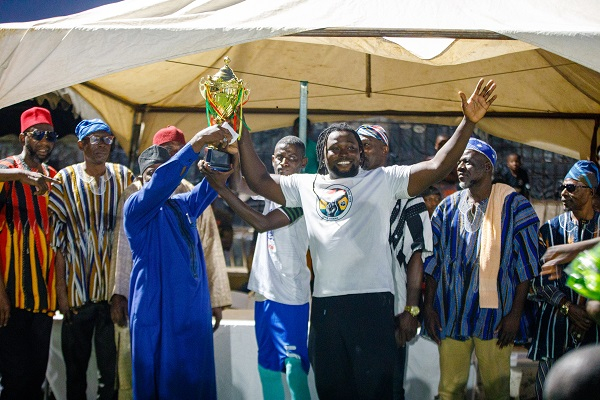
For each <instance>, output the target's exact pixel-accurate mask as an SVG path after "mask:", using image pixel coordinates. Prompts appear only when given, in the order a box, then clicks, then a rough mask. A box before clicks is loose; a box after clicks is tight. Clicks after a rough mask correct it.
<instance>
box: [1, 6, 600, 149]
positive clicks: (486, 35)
mask: <svg viewBox="0 0 600 400" xmlns="http://www.w3.org/2000/svg"><path fill="white" fill-rule="evenodd" d="M432 37H435V38H438V39H436V40H432V39H431V38H432ZM440 38H441V39H440ZM444 39H445V40H444ZM432 42H433V43H432ZM426 53H428V54H426ZM598 54H600V3H598V2H596V1H593V0H590V1H584V0H573V1H569V2H564V1H559V0H548V1H538V0H529V1H516V0H507V1H503V2H497V1H492V0H482V1H479V2H463V1H460V0H447V1H437V0H362V1H357V0H279V1H261V0H245V1H239V0H238V1H235V0H204V1H201V0H197V1H192V0H162V1H161V0H125V1H121V2H119V3H114V4H109V5H105V6H102V7H99V8H96V9H92V10H89V11H85V12H82V13H79V14H74V15H71V16H67V17H57V18H51V19H47V20H42V21H36V22H30V23H18V24H0V107H5V106H8V105H11V104H14V103H17V102H19V101H22V100H26V99H29V98H32V97H35V96H39V95H42V94H44V93H48V92H51V91H54V90H58V89H62V88H66V87H71V88H72V89H73V90H75V91H76V92H78V93H79V94H80V95H81V96H82V97H84V98H85V99H86V100H88V101H89V102H90V103H91V104H92V105H93V106H94V107H95V108H96V109H97V110H98V112H99V114H100V115H102V117H103V118H104V119H105V120H106V121H107V122H108V123H109V125H110V126H111V127H112V128H113V130H114V131H115V133H116V134H117V135H118V136H119V139H120V140H121V143H122V144H124V145H125V147H128V146H129V144H130V143H131V142H130V141H131V137H132V132H135V131H136V129H134V127H135V126H139V124H140V123H141V122H143V125H144V126H145V129H144V135H143V136H142V138H141V139H140V143H139V144H140V146H141V147H142V148H143V147H146V146H147V145H148V144H149V142H150V138H151V136H152V133H153V132H155V131H156V130H158V129H160V128H161V127H164V126H166V125H168V124H173V125H177V126H179V127H180V128H182V129H183V130H184V131H185V132H186V133H187V134H188V135H189V136H191V135H192V134H193V133H194V132H196V131H197V130H198V129H200V128H201V127H202V126H205V125H206V118H205V116H204V113H203V108H204V102H203V99H202V98H201V96H200V94H199V92H198V81H199V79H200V78H201V77H202V76H206V75H208V74H213V73H214V72H216V70H217V69H218V68H220V67H221V66H222V65H223V61H222V60H223V57H224V56H225V55H228V56H229V57H230V58H231V59H232V63H231V67H232V68H233V69H234V71H235V72H236V74H237V75H238V77H240V78H243V79H244V81H245V82H247V84H248V86H249V87H250V89H251V95H250V101H249V102H248V103H247V104H246V106H245V107H246V115H247V121H248V124H249V125H250V127H251V128H253V129H254V130H262V129H267V128H276V127H282V126H290V125H291V122H292V121H293V119H294V118H295V116H296V115H297V113H298V105H299V100H298V98H299V82H301V81H306V82H308V88H309V98H308V114H309V117H310V118H311V120H313V121H331V120H340V119H343V120H351V119H360V118H364V117H367V116H373V115H381V116H387V117H392V118H398V119H402V120H409V121H423V122H438V123H444V124H458V121H459V118H460V103H459V101H458V96H457V94H456V93H457V91H458V90H463V91H471V90H472V89H473V87H474V86H475V84H476V82H477V79H478V78H479V77H486V78H493V79H494V80H496V82H497V84H498V89H497V94H498V97H499V98H498V100H497V101H496V103H494V105H493V107H492V110H490V113H489V114H488V117H486V118H485V119H484V121H482V122H481V123H480V128H481V129H483V130H484V131H486V132H488V133H491V134H493V135H496V136H499V137H503V138H506V139H509V140H514V141H517V142H521V143H525V144H528V145H532V146H536V147H539V148H543V149H546V150H551V151H555V152H558V153H562V154H565V155H568V156H571V157H575V158H585V157H587V156H588V155H589V154H590V146H591V144H592V143H595V141H594V142H592V137H593V134H594V124H595V121H596V119H597V118H599V116H600V104H599V100H600V58H599V57H598V56H597V55H598ZM133 140H134V141H136V139H135V138H134V139H133Z"/></svg>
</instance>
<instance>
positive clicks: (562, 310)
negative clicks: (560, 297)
mask: <svg viewBox="0 0 600 400" xmlns="http://www.w3.org/2000/svg"><path fill="white" fill-rule="evenodd" d="M570 305H571V302H570V301H565V303H564V304H563V305H562V306H560V313H561V314H562V315H564V316H565V317H566V316H567V315H569V306H570Z"/></svg>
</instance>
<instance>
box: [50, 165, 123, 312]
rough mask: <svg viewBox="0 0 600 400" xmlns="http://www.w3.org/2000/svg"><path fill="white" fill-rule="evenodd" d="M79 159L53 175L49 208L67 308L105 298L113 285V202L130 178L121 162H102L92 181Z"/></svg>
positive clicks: (116, 200) (115, 203)
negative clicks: (102, 168) (62, 265)
mask: <svg viewBox="0 0 600 400" xmlns="http://www.w3.org/2000/svg"><path fill="white" fill-rule="evenodd" d="M84 166H85V164H84V163H79V164H74V165H71V166H68V167H66V168H63V169H61V170H60V171H59V172H58V174H57V175H56V179H57V180H58V181H59V183H56V184H54V185H53V188H52V192H51V194H50V204H49V208H50V211H51V222H52V224H53V227H54V231H55V234H54V238H53V242H52V246H53V247H54V248H55V249H60V250H61V251H62V253H63V254H64V256H65V264H66V280H67V293H68V297H69V306H71V307H79V306H82V305H84V304H85V303H87V302H90V301H91V302H97V301H103V300H108V299H109V297H110V295H111V291H112V289H111V288H109V287H108V282H109V277H110V254H111V243H112V233H113V230H114V229H115V223H116V214H117V205H118V202H119V198H120V197H121V193H123V190H125V188H126V187H127V186H129V184H130V183H131V182H132V181H133V178H134V176H133V173H132V172H131V171H130V170H129V169H128V168H126V167H124V166H122V165H120V164H113V163H106V173H105V174H104V175H103V176H102V177H101V178H100V179H99V182H96V179H94V178H93V177H91V176H89V175H88V174H87V173H86V172H85V169H84Z"/></svg>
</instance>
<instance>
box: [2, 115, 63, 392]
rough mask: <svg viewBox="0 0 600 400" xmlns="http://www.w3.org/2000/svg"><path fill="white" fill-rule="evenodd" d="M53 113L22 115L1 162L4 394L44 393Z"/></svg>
mask: <svg viewBox="0 0 600 400" xmlns="http://www.w3.org/2000/svg"><path fill="white" fill-rule="evenodd" d="M56 138H57V134H56V132H54V127H53V124H52V118H51V116H50V112H49V111H48V110H46V109H45V108H41V107H33V108H30V109H28V110H26V111H25V112H23V114H21V134H20V135H19V141H20V143H21V145H22V146H23V151H22V152H21V154H18V155H14V156H10V157H7V158H5V159H3V160H0V248H1V249H2V251H0V375H1V376H2V381H1V384H2V393H1V395H0V397H1V398H2V399H36V398H37V399H39V398H41V395H42V390H41V388H42V383H43V382H44V377H45V374H46V367H47V364H48V353H49V347H50V332H51V331H52V313H53V312H54V310H55V309H56V296H55V291H54V279H55V276H54V252H53V251H52V248H51V247H50V240H51V237H52V235H51V230H50V227H49V221H48V191H49V190H50V184H51V183H52V182H54V180H53V179H52V177H53V176H54V175H56V171H55V170H54V169H53V168H52V167H50V166H48V165H46V164H45V162H46V160H48V157H49V156H50V152H52V149H53V148H54V143H55V142H56Z"/></svg>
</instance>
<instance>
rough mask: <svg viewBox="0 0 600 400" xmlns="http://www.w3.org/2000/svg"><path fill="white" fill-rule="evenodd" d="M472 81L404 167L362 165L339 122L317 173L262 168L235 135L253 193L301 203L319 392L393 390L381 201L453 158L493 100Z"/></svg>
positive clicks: (435, 174) (388, 205) (386, 394)
mask: <svg viewBox="0 0 600 400" xmlns="http://www.w3.org/2000/svg"><path fill="white" fill-rule="evenodd" d="M495 88H496V84H495V83H494V82H493V81H489V82H488V83H487V84H486V85H484V84H483V80H480V81H479V83H478V84H477V87H476V89H475V91H474V92H473V94H472V95H471V97H470V98H469V99H467V97H466V96H465V94H464V93H462V92H460V93H459V94H460V97H461V102H462V109H463V113H464V115H465V116H464V118H463V120H462V122H461V124H460V125H459V127H458V128H457V130H456V132H455V134H454V135H453V136H452V137H451V138H450V140H449V141H448V143H447V144H446V145H445V146H444V147H443V148H442V149H441V150H440V151H439V152H438V153H437V154H436V155H435V156H434V157H433V158H432V159H431V160H427V161H423V162H421V163H418V164H415V165H412V166H398V165H394V166H391V167H382V168H376V169H373V170H370V171H365V170H364V169H362V168H361V165H362V162H363V158H364V154H363V149H362V144H361V141H360V138H359V136H358V134H357V133H356V132H355V131H354V130H353V129H352V128H351V127H349V126H348V125H345V124H340V125H333V126H330V127H329V128H327V129H325V130H324V131H323V132H322V133H321V134H320V135H319V140H318V142H317V156H318V159H319V171H320V172H321V173H320V174H294V175H291V176H278V175H276V176H273V177H272V176H271V175H269V173H268V172H267V170H266V168H265V167H264V164H262V162H260V159H259V158H258V155H257V154H256V152H255V150H254V147H253V145H252V138H251V137H250V135H249V134H245V135H242V137H241V140H240V156H241V164H242V172H243V174H244V176H245V178H246V181H247V182H248V185H249V186H250V188H251V189H252V190H253V191H255V192H256V193H259V194H261V195H262V196H264V197H266V198H268V199H270V200H272V201H274V202H276V203H278V204H283V205H285V206H286V207H302V208H303V210H304V217H305V219H306V226H307V230H308V237H309V246H310V249H311V255H312V258H313V269H314V273H315V282H314V293H313V301H312V311H311V326H310V334H309V356H310V360H311V364H312V367H313V371H314V374H315V383H316V387H317V392H318V395H319V397H320V398H324V399H333V398H361V399H371V398H372V399H383V398H391V397H392V375H393V370H394V357H395V356H394V355H395V340H394V304H393V303H394V298H393V294H392V293H393V291H394V288H393V278H392V255H391V252H390V249H389V243H388V233H389V229H390V222H389V221H390V210H392V209H393V207H394V205H395V203H396V200H398V199H401V198H408V197H412V196H416V195H418V194H419V193H421V192H422V191H423V190H425V189H426V188H427V187H429V186H430V185H431V184H432V183H435V182H437V181H439V180H441V179H442V178H444V177H445V176H446V175H447V174H448V173H449V172H450V171H451V170H452V168H454V167H455V166H456V163H457V162H458V160H459V158H460V156H461V155H462V153H463V151H464V149H465V147H466V145H467V142H468V140H469V137H470V135H471V133H472V132H473V129H474V128H475V124H476V123H477V122H478V121H479V120H480V119H481V118H483V116H484V115H485V113H486V112H487V109H488V108H489V107H490V105H491V104H492V102H493V101H494V100H495V99H496V96H495V95H493V92H494V89H495Z"/></svg>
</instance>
